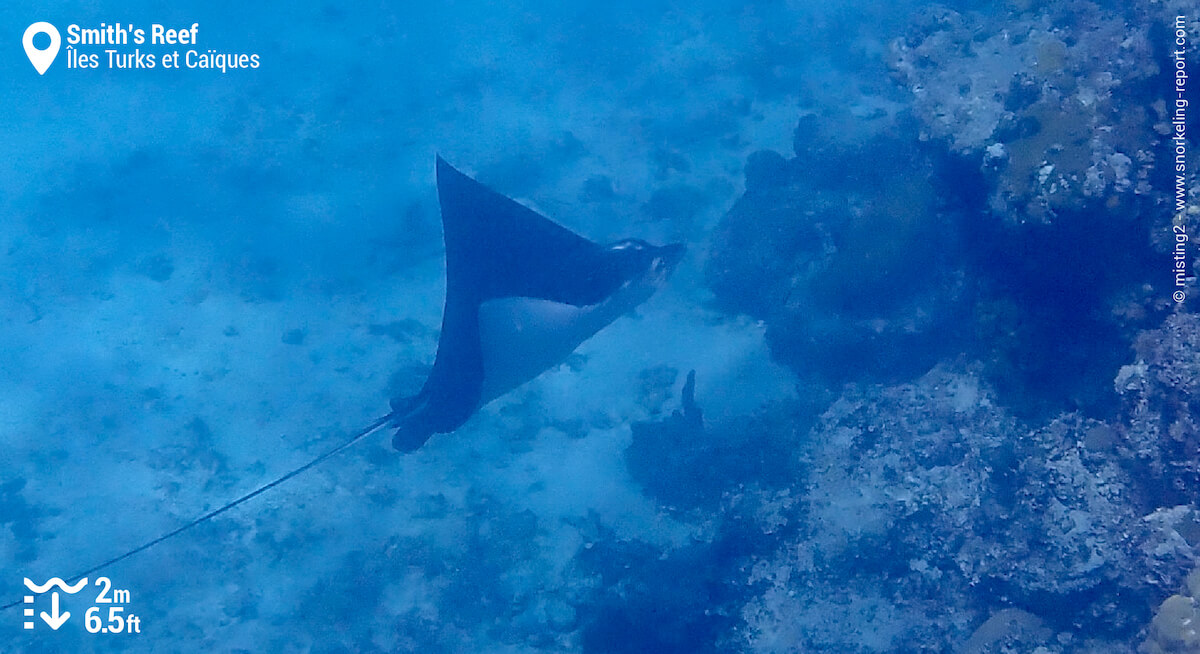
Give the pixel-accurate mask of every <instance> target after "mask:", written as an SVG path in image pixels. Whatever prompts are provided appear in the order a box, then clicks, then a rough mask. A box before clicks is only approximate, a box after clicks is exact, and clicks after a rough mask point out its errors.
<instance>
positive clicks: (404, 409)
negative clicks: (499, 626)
mask: <svg viewBox="0 0 1200 654" xmlns="http://www.w3.org/2000/svg"><path fill="white" fill-rule="evenodd" d="M437 189H438V201H439V203H440V204H441V208H442V232H443V233H442V236H443V240H444V241H445V245H446V303H445V307H444V310H443V312H442V331H441V335H440V337H439V339H438V348H437V355H436V357H435V358H434V363H433V369H432V370H431V371H430V373H429V378H428V379H427V380H426V381H425V385H424V386H423V387H422V388H421V391H420V392H419V393H418V394H417V395H415V396H412V397H401V398H395V399H393V400H392V401H391V406H392V411H391V412H390V413H388V414H387V415H385V416H382V417H380V418H378V419H377V420H375V421H374V422H372V423H371V424H370V425H368V426H366V427H364V428H363V429H361V430H359V431H358V432H356V433H355V434H354V435H353V436H351V437H350V438H349V439H347V440H345V441H344V442H342V443H341V444H339V445H337V446H336V447H333V448H331V449H329V450H328V451H326V452H325V453H323V454H321V455H320V456H318V457H316V458H314V459H312V460H311V461H309V462H308V463H305V464H304V465H302V466H300V467H298V468H295V469H293V470H291V471H289V472H288V473H286V474H284V475H282V476H280V477H278V478H276V479H275V480H273V481H271V482H268V483H266V484H263V485H262V486H259V487H258V488H256V489H254V490H253V491H251V492H249V493H246V494H245V495H243V496H241V497H239V498H237V499H235V500H233V501H230V502H227V503H226V504H223V505H222V506H220V507H219V508H217V509H214V510H212V511H209V512H208V513H205V514H204V515H202V516H200V517H198V518H196V519H194V520H192V521H191V522H189V523H187V524H184V525H182V526H180V527H177V528H176V529H174V530H172V531H170V532H168V533H166V534H163V535H162V536H159V537H157V538H155V539H154V540H151V541H149V542H147V543H145V544H143V545H141V546H139V547H136V548H134V549H132V550H129V551H127V552H125V553H123V554H121V555H119V556H115V557H113V558H111V559H109V560H107V561H105V562H103V563H100V564H98V565H94V566H92V567H90V568H88V569H87V570H84V571H83V572H80V573H78V574H76V575H74V576H72V577H70V579H69V581H67V582H65V583H68V584H73V583H75V582H78V581H80V580H85V578H86V577H87V576H88V575H90V574H92V573H94V572H98V571H100V570H103V569H105V568H108V567H109V566H112V565H113V564H115V563H117V562H119V561H123V560H125V559H127V558H129V557H131V556H133V555H135V554H138V553H140V552H143V551H145V550H147V549H150V548H151V547H153V546H155V545H157V544H159V543H161V542H163V541H165V540H168V539H170V538H173V537H175V536H177V535H179V534H181V533H183V532H184V531H187V530H188V529H191V528H192V527H195V526H196V525H199V524H201V523H204V522H207V521H209V520H212V519H213V518H215V517H217V516H218V515H221V514H222V513H225V512H226V511H229V510H230V509H232V508H234V507H236V506H238V505H240V504H243V503H245V502H247V501H249V500H251V499H253V498H255V497H257V496H259V495H261V494H263V493H265V492H267V491H269V490H271V489H272V488H274V487H276V486H279V485H280V484H282V483H284V482H286V481H288V480H289V479H292V478H293V477H296V476H298V475H300V474H301V473H304V472H305V471H307V470H310V469H312V468H313V467H315V466H317V465H318V464H320V463H321V462H323V461H325V460H326V459H329V458H331V457H333V456H334V455H336V454H338V453H340V452H342V451H343V450H345V449H347V448H349V447H350V446H351V445H354V444H355V443H357V442H358V441H360V440H362V439H364V438H366V437H367V436H369V435H370V434H372V433H374V432H375V431H376V430H378V429H379V428H380V427H382V426H384V425H390V426H392V427H394V428H395V429H396V434H395V436H394V437H393V439H392V445H393V447H395V448H396V449H397V450H400V451H404V452H411V451H413V450H416V449H418V448H420V447H421V445H423V444H424V443H425V442H426V441H427V440H428V439H429V438H430V437H431V436H432V435H434V434H439V433H449V432H452V431H454V430H456V429H458V428H459V427H461V426H462V425H463V424H464V423H465V422H466V421H467V420H468V419H469V418H470V417H471V416H472V415H474V414H475V412H476V411H478V410H479V408H480V407H482V406H483V405H485V404H487V403H488V402H490V401H492V400H494V399H496V398H498V397H500V396H501V395H504V394H505V393H508V392H509V391H511V390H513V389H514V388H516V387H518V386H520V385H521V384H524V383H525V382H527V381H529V380H531V379H533V378H534V377H537V376H538V375H539V374H541V373H542V372H544V371H546V370H548V369H550V368H552V367H554V366H556V365H558V364H559V363H561V362H562V361H563V360H564V359H566V357H567V356H568V355H570V354H571V352H573V351H575V348H576V347H578V346H579V345H580V344H581V343H583V342H584V341H586V340H587V339H589V338H591V337H592V336H593V335H594V334H596V332H598V331H600V330H601V329H603V328H604V327H607V326H608V325H609V324H610V323H612V322H613V321H614V320H616V319H617V318H619V317H621V316H622V315H624V314H626V313H628V312H629V311H631V310H632V309H633V308H634V307H637V306H638V305H639V304H641V303H642V302H644V301H646V300H647V299H648V298H649V297H650V296H651V295H653V294H654V292H655V291H656V290H657V289H658V288H660V287H662V286H663V285H664V284H665V283H666V280H667V278H668V277H669V276H670V275H671V273H672V272H674V270H675V267H676V266H677V265H678V263H679V261H680V259H682V258H683V254H684V249H685V248H684V245H683V244H682V243H672V244H669V245H664V246H654V245H650V244H649V243H646V242H645V241H640V240H637V239H625V240H622V241H618V242H616V243H614V244H612V245H608V246H603V245H600V244H598V243H595V242H593V241H590V240H588V239H586V238H584V237H582V236H580V235H578V234H576V233H574V232H572V231H570V230H569V229H567V228H565V227H563V226H562V225H559V224H557V223H555V222H553V221H551V220H550V219H549V218H546V217H545V216H542V215H541V214H539V213H537V212H536V211H533V210H532V209H529V208H528V207H525V206H523V205H521V204H519V203H517V202H516V201H514V200H512V199H510V198H508V197H505V196H503V195H501V194H499V193H497V192H495V191H493V190H491V189H489V188H487V187H486V186H484V185H483V184H480V183H479V182H477V181H475V180H473V179H471V178H470V177H468V176H466V175H464V174H463V173H461V172H459V171H458V170H456V169H455V168H454V167H453V166H451V165H450V164H448V163H446V161H445V160H444V159H442V158H441V157H437ZM85 583H86V582H85ZM21 603H22V600H17V601H14V602H9V603H8V604H4V605H2V606H0V610H3V609H8V608H12V607H14V606H16V605H18V604H21Z"/></svg>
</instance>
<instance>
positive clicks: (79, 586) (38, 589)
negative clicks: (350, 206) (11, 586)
mask: <svg viewBox="0 0 1200 654" xmlns="http://www.w3.org/2000/svg"><path fill="white" fill-rule="evenodd" d="M87 582H88V580H87V577H84V578H83V579H80V580H79V581H77V582H76V583H75V585H74V586H68V585H67V583H66V582H65V581H63V580H62V579H60V578H58V577H51V578H50V581H47V582H46V583H44V584H42V585H41V586H39V585H37V584H35V583H33V580H32V579H30V578H29V577H25V587H26V588H28V589H29V590H31V591H33V592H35V593H44V592H46V591H48V590H50V589H51V588H54V587H55V586H58V587H59V588H61V589H62V591H63V592H64V593H67V594H69V595H74V594H75V593H78V592H79V591H80V590H83V587H84V586H86V585H87Z"/></svg>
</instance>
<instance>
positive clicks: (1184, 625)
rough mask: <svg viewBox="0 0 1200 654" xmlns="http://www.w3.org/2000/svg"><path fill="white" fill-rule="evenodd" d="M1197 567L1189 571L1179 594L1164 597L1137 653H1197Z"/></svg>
mask: <svg viewBox="0 0 1200 654" xmlns="http://www.w3.org/2000/svg"><path fill="white" fill-rule="evenodd" d="M1198 596H1200V568H1196V569H1194V570H1192V572H1191V573H1190V574H1189V575H1188V577H1187V583H1186V584H1185V586H1184V589H1183V591H1182V592H1181V593H1178V594H1175V595H1172V596H1170V597H1168V598H1167V599H1165V600H1163V603H1162V604H1160V605H1159V607H1158V612H1157V613H1155V614H1154V620H1152V621H1151V622H1150V633H1149V637H1148V638H1147V639H1146V640H1145V641H1144V642H1143V643H1142V645H1141V646H1140V647H1139V648H1138V652H1139V653H1140V654H1167V653H1169V652H1179V653H1181V654H1197V653H1198V652H1200V605H1198V603H1197V597H1198Z"/></svg>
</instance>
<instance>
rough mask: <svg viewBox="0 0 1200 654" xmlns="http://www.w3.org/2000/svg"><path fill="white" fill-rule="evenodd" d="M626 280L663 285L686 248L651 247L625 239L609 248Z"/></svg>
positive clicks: (641, 242)
mask: <svg viewBox="0 0 1200 654" xmlns="http://www.w3.org/2000/svg"><path fill="white" fill-rule="evenodd" d="M608 249H609V251H610V252H612V253H613V255H614V256H615V257H616V258H617V261H618V262H619V265H620V266H621V269H622V272H623V274H624V276H625V279H627V280H642V281H647V282H656V283H660V284H661V283H663V282H666V281H667V279H668V278H669V277H670V276H671V273H673V272H675V268H677V267H678V266H679V262H680V261H682V260H683V255H684V253H685V252H687V246H685V245H684V244H683V243H669V244H667V245H651V244H649V243H647V242H645V241H643V240H640V239H636V238H627V239H625V240H622V241H617V242H616V243H613V244H612V245H610V246H609V248H608Z"/></svg>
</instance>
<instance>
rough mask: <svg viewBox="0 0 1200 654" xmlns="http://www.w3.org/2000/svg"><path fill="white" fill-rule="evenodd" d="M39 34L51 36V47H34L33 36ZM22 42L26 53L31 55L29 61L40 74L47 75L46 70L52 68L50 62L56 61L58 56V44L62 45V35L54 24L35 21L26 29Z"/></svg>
mask: <svg viewBox="0 0 1200 654" xmlns="http://www.w3.org/2000/svg"><path fill="white" fill-rule="evenodd" d="M38 34H45V35H47V36H49V37H50V47H48V48H46V49H45V50H38V49H37V48H35V47H33V37H35V36H37V35H38ZM21 44H22V45H24V46H25V54H26V56H28V57H29V63H31V64H33V67H34V68H36V69H37V72H38V75H45V74H46V70H47V69H48V68H50V64H52V63H54V58H55V57H57V56H58V46H60V45H62V37H60V36H59V35H58V30H57V29H55V28H54V26H53V25H51V24H50V23H47V22H45V21H42V22H38V23H34V24H32V25H30V26H29V27H28V28H27V29H26V30H25V36H24V37H23V38H22V39H21Z"/></svg>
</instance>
